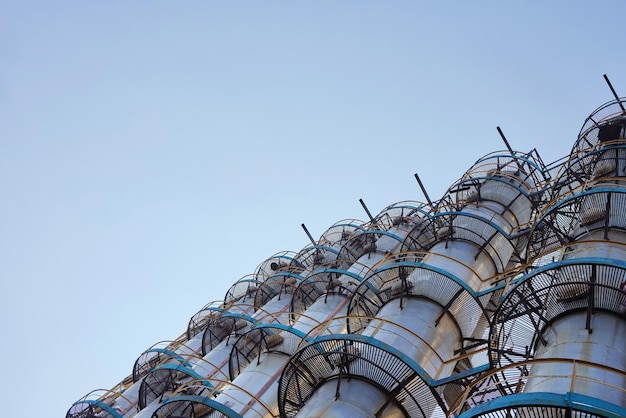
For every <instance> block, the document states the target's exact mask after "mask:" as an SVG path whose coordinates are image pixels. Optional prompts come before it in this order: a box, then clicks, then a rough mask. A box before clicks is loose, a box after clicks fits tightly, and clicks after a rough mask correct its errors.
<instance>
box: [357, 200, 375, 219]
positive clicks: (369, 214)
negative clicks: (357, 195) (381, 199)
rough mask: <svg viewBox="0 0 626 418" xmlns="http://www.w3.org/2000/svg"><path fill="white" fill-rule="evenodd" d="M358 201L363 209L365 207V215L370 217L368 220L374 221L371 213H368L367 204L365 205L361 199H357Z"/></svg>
mask: <svg viewBox="0 0 626 418" xmlns="http://www.w3.org/2000/svg"><path fill="white" fill-rule="evenodd" d="M359 202H361V206H363V209H365V212H366V213H367V216H369V217H370V221H372V222H374V217H373V216H372V214H371V213H370V211H369V209H368V208H367V206H365V202H363V199H359Z"/></svg>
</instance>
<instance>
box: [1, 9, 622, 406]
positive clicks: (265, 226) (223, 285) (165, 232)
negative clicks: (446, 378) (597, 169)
mask: <svg viewBox="0 0 626 418" xmlns="http://www.w3.org/2000/svg"><path fill="white" fill-rule="evenodd" d="M505 3H506V4H505ZM517 3H518V4H517V5H511V4H509V2H502V1H476V2H469V1H449V2H434V1H433V2H427V1H423V2H417V1H406V2H405V1H388V2H383V1H376V2H375V1H337V2H331V1H315V2H313V1H309V2H306V1H302V2H286V1H283V2H278V1H241V2H230V1H229V2H227V1H189V2H164V1H150V2H126V1H124V2H122V1H100V2H96V1H60V2H33V1H23V2H18V1H15V2H12V1H0V59H1V63H2V65H0V191H1V193H2V197H1V204H0V254H1V256H0V257H1V258H0V278H1V280H2V284H3V289H2V292H1V293H0V295H1V300H0V321H1V322H0V325H1V331H2V340H3V342H2V345H1V347H0V354H1V356H0V358H2V360H3V370H2V375H3V377H2V379H0V400H1V401H0V416H3V417H18V418H19V417H42V416H46V417H48V416H49V417H61V416H65V413H66V411H67V410H68V409H69V407H70V406H71V405H72V403H73V402H75V401H77V400H79V399H80V398H81V397H83V396H84V395H86V394H87V393H89V392H91V391H92V390H95V389H108V388H111V387H113V386H114V385H115V384H116V383H118V382H119V381H120V380H122V379H123V378H124V377H126V376H127V375H129V374H130V373H131V372H132V366H133V363H134V362H135V360H136V359H137V357H138V356H139V355H140V354H141V353H142V352H143V351H144V350H146V349H147V348H149V347H150V346H152V345H153V344H155V343H157V342H159V341H163V340H171V339H174V338H176V337H178V336H179V335H181V334H182V333H183V332H185V330H186V328H187V323H188V321H189V319H190V318H191V316H192V315H193V314H194V313H196V312H197V311H199V310H200V309H201V308H202V307H203V306H204V305H205V304H206V303H208V302H210V301H213V300H217V299H222V298H223V297H224V295H225V293H226V291H227V289H228V288H229V287H230V285H231V284H232V283H234V282H235V281H237V280H238V279H240V278H241V277H243V276H245V275H248V274H251V273H253V272H254V271H255V269H256V267H257V266H258V265H259V264H260V263H261V262H263V261H264V260H265V259H267V258H269V257H271V256H272V255H273V254H275V253H277V252H281V251H286V250H289V251H294V252H297V251H299V250H300V249H302V248H303V247H305V246H306V245H307V243H308V239H307V237H306V235H305V233H304V232H303V231H302V229H301V227H300V224H301V223H305V224H306V225H307V227H308V229H309V230H310V231H311V233H312V234H313V235H314V236H315V237H316V238H318V237H319V236H321V235H322V234H323V233H324V231H326V229H328V228H329V227H330V226H331V225H332V224H334V223H335V222H337V221H340V220H342V219H346V218H350V219H361V220H365V219H367V215H366V213H365V212H364V211H363V209H362V208H361V206H360V204H359V202H358V199H359V198H363V200H364V201H365V203H366V204H367V205H368V207H369V209H370V211H371V212H372V213H374V214H376V213H378V212H380V211H381V210H382V209H384V208H385V207H386V206H388V205H390V204H392V203H394V202H399V201H403V200H419V201H424V198H423V196H422V194H421V192H420V189H419V186H418V185H417V183H416V181H415V179H414V177H413V174H414V173H416V172H417V173H419V175H420V177H421V178H422V181H423V183H424V184H425V186H426V187H427V189H428V191H429V194H430V196H431V197H432V198H433V199H438V198H440V197H441V196H442V195H443V193H444V192H445V190H446V189H447V188H448V187H449V186H450V185H451V184H452V183H453V182H454V181H456V180H457V179H458V178H460V177H461V176H462V175H463V173H464V172H465V171H466V170H467V169H469V168H470V167H471V165H472V164H473V163H474V162H475V161H476V160H477V159H478V158H480V157H482V156H483V155H485V154H487V153H489V152H491V151H496V150H500V149H503V148H504V145H503V143H502V141H501V139H500V137H499V135H498V133H497V131H496V126H501V127H502V129H503V131H504V133H505V134H506V136H507V138H508V140H509V142H510V143H511V145H512V147H513V148H514V149H517V150H520V151H529V150H531V149H532V148H537V150H538V151H539V153H540V155H541V156H542V157H543V159H544V161H546V162H550V161H554V160H556V159H558V158H561V157H563V156H564V155H566V154H567V153H569V150H570V149H571V146H572V145H573V143H574V141H575V139H576V135H577V134H578V132H579V130H580V127H581V126H582V123H583V122H584V119H585V118H586V117H587V116H588V115H589V114H590V113H591V112H592V111H593V110H594V109H595V108H596V107H598V106H600V105H601V104H602V103H604V102H606V101H609V100H611V99H612V95H611V92H610V90H609V89H608V87H607V86H606V84H605V82H604V80H603V78H602V75H603V74H605V73H606V74H608V75H609V77H610V78H611V81H612V82H613V85H614V86H615V88H616V89H617V91H618V93H619V92H621V93H622V94H623V95H626V74H625V72H624V70H625V68H626V65H625V64H626V62H625V60H626V58H625V54H624V51H623V48H624V46H623V38H624V30H623V16H624V15H625V14H626V3H625V2H624V1H623V0H620V1H617V0H616V1H602V0H600V1H595V2H588V1H560V2H559V1H553V2H539V1H535V2H517Z"/></svg>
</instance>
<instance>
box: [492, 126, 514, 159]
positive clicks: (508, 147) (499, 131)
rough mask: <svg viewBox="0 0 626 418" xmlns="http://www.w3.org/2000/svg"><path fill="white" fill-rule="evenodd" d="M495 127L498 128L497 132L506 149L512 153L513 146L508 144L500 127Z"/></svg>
mask: <svg viewBox="0 0 626 418" xmlns="http://www.w3.org/2000/svg"><path fill="white" fill-rule="evenodd" d="M496 129H497V130H498V133H499V134H500V137H501V138H502V140H503V141H504V145H506V149H508V150H509V152H510V153H511V155H513V154H514V153H513V148H511V144H509V141H507V140H506V137H505V136H504V133H503V132H502V129H500V127H499V126H496Z"/></svg>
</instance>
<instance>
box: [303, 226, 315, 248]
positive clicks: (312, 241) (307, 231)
mask: <svg viewBox="0 0 626 418" xmlns="http://www.w3.org/2000/svg"><path fill="white" fill-rule="evenodd" d="M302 229H304V232H306V235H307V236H308V237H309V239H310V240H311V243H312V244H313V245H317V243H316V242H315V240H314V239H313V237H312V236H311V233H310V232H309V230H308V229H306V226H305V225H304V224H302Z"/></svg>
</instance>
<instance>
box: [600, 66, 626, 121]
mask: <svg viewBox="0 0 626 418" xmlns="http://www.w3.org/2000/svg"><path fill="white" fill-rule="evenodd" d="M604 81H606V84H608V85H609V88H610V89H611V93H613V97H615V100H617V104H619V107H620V108H621V109H622V112H626V109H624V105H623V104H622V101H621V100H620V99H619V96H618V95H617V92H615V89H614V88H613V84H611V81H610V80H609V78H608V77H607V76H606V74H604Z"/></svg>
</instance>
